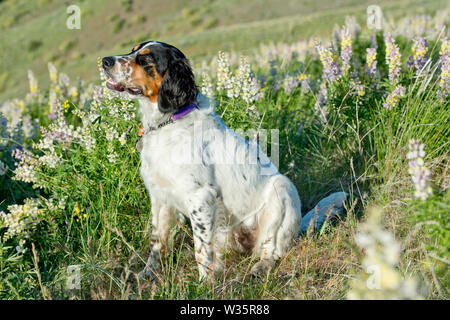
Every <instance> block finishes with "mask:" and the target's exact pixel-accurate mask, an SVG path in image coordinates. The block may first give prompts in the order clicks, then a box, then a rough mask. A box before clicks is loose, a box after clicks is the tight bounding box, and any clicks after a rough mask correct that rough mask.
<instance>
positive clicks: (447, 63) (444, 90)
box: [437, 39, 450, 99]
mask: <svg viewBox="0 0 450 320" xmlns="http://www.w3.org/2000/svg"><path fill="white" fill-rule="evenodd" d="M439 54H440V58H439V64H440V66H441V75H440V80H439V89H438V92H437V94H438V97H440V98H441V99H446V98H447V96H448V92H449V90H450V40H448V39H445V40H443V41H442V45H441V50H440V51H439Z"/></svg>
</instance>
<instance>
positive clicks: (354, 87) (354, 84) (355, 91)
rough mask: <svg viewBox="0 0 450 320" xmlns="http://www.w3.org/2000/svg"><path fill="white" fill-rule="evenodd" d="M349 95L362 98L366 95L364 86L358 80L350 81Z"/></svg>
mask: <svg viewBox="0 0 450 320" xmlns="http://www.w3.org/2000/svg"><path fill="white" fill-rule="evenodd" d="M350 91H351V94H352V95H354V96H357V97H360V98H361V97H363V96H364V95H365V94H366V90H365V87H364V85H363V84H362V83H361V81H359V80H358V79H355V80H351V81H350Z"/></svg>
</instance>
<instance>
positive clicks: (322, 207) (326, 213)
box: [299, 192, 347, 233]
mask: <svg viewBox="0 0 450 320" xmlns="http://www.w3.org/2000/svg"><path fill="white" fill-rule="evenodd" d="M345 199H347V193H345V192H335V193H332V194H331V195H329V196H328V197H326V198H324V199H322V200H320V201H319V203H318V204H317V205H316V206H315V207H314V208H313V209H311V210H310V211H309V212H308V213H307V214H305V215H304V216H303V217H302V223H301V225H300V230H299V233H303V232H306V231H307V230H308V227H309V226H310V225H311V224H312V225H313V228H314V229H316V230H319V229H320V227H321V226H322V224H323V223H324V222H325V220H326V219H328V218H331V217H334V216H337V215H341V214H342V213H343V211H344V210H343V209H344V201H345Z"/></svg>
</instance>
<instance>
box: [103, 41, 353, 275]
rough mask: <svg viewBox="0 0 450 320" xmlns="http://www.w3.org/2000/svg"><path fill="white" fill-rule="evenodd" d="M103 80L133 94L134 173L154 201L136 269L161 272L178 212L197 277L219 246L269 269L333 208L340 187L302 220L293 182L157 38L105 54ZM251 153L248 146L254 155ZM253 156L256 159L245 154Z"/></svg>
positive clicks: (212, 262) (211, 268)
mask: <svg viewBox="0 0 450 320" xmlns="http://www.w3.org/2000/svg"><path fill="white" fill-rule="evenodd" d="M103 68H104V70H105V72H106V74H107V75H108V76H109V78H110V79H109V80H108V82H107V87H108V88H109V89H111V90H115V91H120V92H125V93H127V96H128V97H129V98H131V99H138V101H139V103H140V113H141V115H142V122H143V132H142V139H141V140H140V142H139V145H140V147H139V149H141V154H140V157H141V162H142V166H141V175H142V178H143V180H144V183H145V186H146V188H147V190H148V192H149V194H150V199H151V205H152V225H153V229H152V237H151V254H150V257H149V260H148V263H147V266H146V268H145V270H144V274H146V275H151V274H152V273H157V272H159V268H160V254H162V253H164V252H167V250H166V249H167V243H168V236H169V230H170V229H171V227H172V226H173V225H174V223H175V222H176V217H177V214H179V213H181V214H183V215H184V216H185V217H187V218H189V219H190V221H191V225H192V230H193V236H194V246H195V258H196V261H197V263H198V268H199V273H200V278H203V277H207V276H209V277H212V276H213V275H214V274H215V273H217V272H219V271H220V270H221V269H222V262H221V260H222V259H221V255H222V253H223V252H224V250H225V249H227V248H232V249H235V250H239V251H252V252H253V254H254V255H255V256H256V257H258V258H259V261H258V262H257V263H256V264H255V265H254V266H253V268H252V272H253V273H258V272H267V271H268V270H270V268H272V267H273V266H274V264H275V261H276V260H278V259H279V258H280V257H281V256H282V255H283V254H284V253H285V252H286V250H287V249H288V248H289V247H290V246H291V244H292V242H293V240H294V239H295V238H296V236H297V235H298V234H299V232H301V231H304V230H305V229H306V228H307V227H308V225H309V224H310V222H313V220H314V224H315V227H318V226H319V225H320V224H321V223H322V222H323V220H324V219H325V218H326V217H327V214H325V213H326V212H328V214H331V215H333V214H337V213H338V212H340V210H341V208H342V205H343V204H342V202H343V200H345V198H346V194H345V193H344V192H340V193H335V194H333V195H331V196H329V197H328V198H326V199H324V200H322V201H321V202H320V203H319V204H318V207H316V209H315V210H314V209H313V210H311V211H310V212H309V213H308V214H307V215H305V217H303V221H302V215H301V203H300V198H299V196H298V192H297V190H296V188H295V186H294V184H293V183H292V182H291V181H290V180H289V179H288V178H287V177H286V176H284V175H282V174H280V173H279V172H278V170H277V169H276V167H275V166H274V165H273V164H272V163H271V162H270V160H269V159H268V158H267V156H265V155H264V154H263V153H261V152H260V149H259V147H258V146H257V144H256V143H251V142H248V141H247V140H245V139H244V138H242V137H241V136H239V135H238V134H236V133H235V132H234V131H232V130H231V129H229V128H228V127H227V126H226V125H225V124H224V123H223V121H222V120H221V119H220V117H219V116H218V115H217V114H216V113H215V112H214V105H213V102H212V101H210V100H208V99H206V98H205V97H204V96H202V95H201V94H199V93H198V90H197V87H196V84H195V80H194V74H193V72H192V70H191V68H190V66H189V62H188V60H187V59H186V57H185V56H184V54H183V53H182V52H181V51H180V50H178V49H177V48H175V47H173V46H171V45H168V44H165V43H161V42H155V41H150V42H145V43H142V44H139V45H137V46H135V47H134V48H133V50H132V51H131V53H128V54H124V55H116V56H110V57H105V58H103ZM255 150H256V153H255ZM254 154H257V156H256V157H253V156H252V155H254Z"/></svg>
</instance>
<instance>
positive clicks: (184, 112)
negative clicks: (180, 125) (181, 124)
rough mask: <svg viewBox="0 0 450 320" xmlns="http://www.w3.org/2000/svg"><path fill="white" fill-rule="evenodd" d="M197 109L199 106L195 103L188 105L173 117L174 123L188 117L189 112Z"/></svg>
mask: <svg viewBox="0 0 450 320" xmlns="http://www.w3.org/2000/svg"><path fill="white" fill-rule="evenodd" d="M195 108H197V105H196V104H194V103H191V104H188V105H187V106H186V107H184V108H182V109H180V110H178V111H177V112H175V113H174V114H173V115H172V119H173V121H177V120H178V119H181V118H183V117H184V116H185V115H187V114H188V113H189V112H191V111H192V110H194V109H195Z"/></svg>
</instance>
